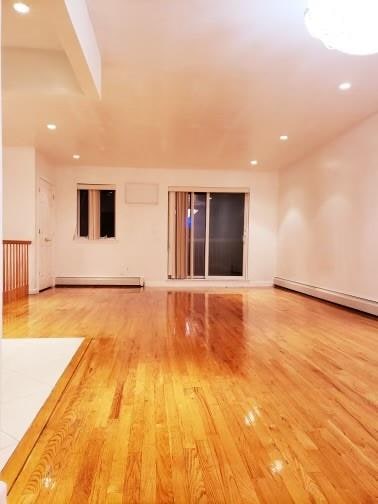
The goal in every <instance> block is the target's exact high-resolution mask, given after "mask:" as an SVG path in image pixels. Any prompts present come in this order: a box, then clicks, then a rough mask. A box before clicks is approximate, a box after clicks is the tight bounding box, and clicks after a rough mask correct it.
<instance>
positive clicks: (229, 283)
mask: <svg viewBox="0 0 378 504" xmlns="http://www.w3.org/2000/svg"><path fill="white" fill-rule="evenodd" d="M145 286H146V287H164V288H169V289H206V288H208V287H211V288H213V287H214V288H220V289H232V288H248V289H250V288H251V287H273V281H265V282H264V281H261V282H253V281H249V280H204V279H197V280H191V279H188V280H146V281H145Z"/></svg>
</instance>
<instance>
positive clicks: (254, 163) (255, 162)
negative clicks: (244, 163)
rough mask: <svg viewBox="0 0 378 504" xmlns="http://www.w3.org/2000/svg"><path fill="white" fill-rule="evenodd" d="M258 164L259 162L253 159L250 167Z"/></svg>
mask: <svg viewBox="0 0 378 504" xmlns="http://www.w3.org/2000/svg"><path fill="white" fill-rule="evenodd" d="M258 164H259V162H258V161H257V160H256V159H254V160H253V161H251V165H252V166H257V165H258Z"/></svg>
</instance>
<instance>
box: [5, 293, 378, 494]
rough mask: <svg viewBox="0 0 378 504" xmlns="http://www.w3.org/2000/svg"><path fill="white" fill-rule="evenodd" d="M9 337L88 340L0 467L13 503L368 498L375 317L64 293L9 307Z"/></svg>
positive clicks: (373, 483)
mask: <svg viewBox="0 0 378 504" xmlns="http://www.w3.org/2000/svg"><path fill="white" fill-rule="evenodd" d="M4 333H5V336H6V337H15V338H22V337H49V336H53V337H62V338H63V337H72V336H82V337H85V338H86V340H85V341H86V343H85V352H82V353H81V354H80V355H81V357H80V359H79V360H76V361H75V363H74V364H71V366H70V368H69V369H70V370H71V374H70V375H69V374H67V373H69V370H68V371H67V373H66V374H65V375H64V376H63V377H62V380H61V382H60V383H64V384H65V385H64V387H62V385H58V387H57V389H56V390H55V391H54V393H53V397H55V402H53V403H52V404H53V407H51V406H50V409H48V410H47V409H46V408H47V407H46V408H44V409H42V411H41V413H40V416H39V417H37V419H36V421H35V424H33V425H35V426H36V428H35V429H34V433H32V432H29V433H28V434H27V436H26V437H25V438H24V440H23V441H22V444H21V445H20V447H22V448H21V452H22V456H21V455H20V449H19V450H18V451H17V452H16V454H15V455H14V457H12V459H11V460H10V462H9V464H8V465H7V468H8V469H6V470H5V471H4V472H3V473H2V478H5V480H7V481H8V483H10V493H9V502H10V504H19V503H21V502H28V503H29V502H30V503H34V502H36V503H38V502H43V503H47V504H49V503H54V504H55V503H62V504H66V503H69V502H71V503H80V504H85V503H87V502H88V503H92V502H93V503H99V504H103V503H112V504H116V503H132V502H135V503H142V504H152V503H155V502H156V503H171V502H175V503H183V504H186V503H190V502H192V503H196V504H197V503H208V502H209V503H215V504H218V503H223V502H224V503H227V504H233V503H248V502H252V503H268V504H271V503H274V502H277V503H280V504H281V503H293V502H294V503H300V504H302V503H331V504H334V503H336V504H337V503H340V504H353V503H356V504H357V503H373V502H376V501H377V500H378V480H377V473H378V463H377V461H378V421H377V419H378V403H377V392H376V390H377V382H378V380H377V378H378V375H377V369H378V365H377V364H378V338H377V336H378V321H377V319H374V318H373V317H367V316H363V315H361V314H359V313H356V312H352V311H348V310H344V309H342V308H340V307H337V306H334V305H330V304H327V303H323V302H319V301H317V300H314V299H311V298H307V297H304V296H301V295H297V294H293V293H289V292H286V291H283V290H277V289H276V290H275V289H251V290H246V289H243V290H231V289H227V290H223V291H221V290H204V291H200V290H192V291H186V290H177V291H176V290H175V291H168V290H165V289H155V290H153V289H151V290H148V289H146V290H139V289H131V290H123V289H112V288H104V289H91V288H90V289H70V288H66V289H54V290H50V291H46V292H44V293H42V294H40V295H39V296H32V297H30V298H28V299H25V300H20V301H18V302H15V303H12V304H10V305H8V306H7V307H6V310H5V313H4ZM54 394H55V395H54ZM57 398H58V399H57ZM51 400H52V399H49V401H51ZM47 404H49V403H47ZM47 413H48V414H47ZM43 419H44V420H43ZM38 426H39V427H38ZM36 431H38V432H36ZM9 468H12V470H11V471H10V470H9Z"/></svg>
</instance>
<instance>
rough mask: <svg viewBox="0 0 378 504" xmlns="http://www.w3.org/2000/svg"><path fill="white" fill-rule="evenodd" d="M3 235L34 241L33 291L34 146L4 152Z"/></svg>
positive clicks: (33, 282)
mask: <svg viewBox="0 0 378 504" xmlns="http://www.w3.org/2000/svg"><path fill="white" fill-rule="evenodd" d="M3 187H4V198H3V228H4V229H3V233H4V239H5V240H30V241H31V242H32V245H31V247H30V252H29V256H30V269H29V285H30V290H31V291H32V290H34V289H36V271H35V260H36V246H35V229H36V215H35V205H36V168H35V149H34V148H33V147H17V148H16V147H6V148H5V149H4V151H3Z"/></svg>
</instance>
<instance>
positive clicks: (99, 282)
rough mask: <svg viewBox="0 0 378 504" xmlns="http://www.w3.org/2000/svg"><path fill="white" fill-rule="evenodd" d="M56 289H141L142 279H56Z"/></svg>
mask: <svg viewBox="0 0 378 504" xmlns="http://www.w3.org/2000/svg"><path fill="white" fill-rule="evenodd" d="M55 285H56V287H64V286H65V287H68V286H73V287H76V286H78V287H81V286H82V287H96V286H108V287H143V285H144V279H143V277H57V278H56V280H55Z"/></svg>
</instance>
